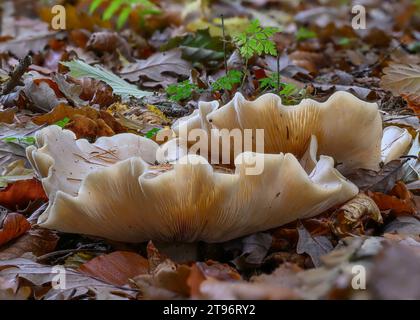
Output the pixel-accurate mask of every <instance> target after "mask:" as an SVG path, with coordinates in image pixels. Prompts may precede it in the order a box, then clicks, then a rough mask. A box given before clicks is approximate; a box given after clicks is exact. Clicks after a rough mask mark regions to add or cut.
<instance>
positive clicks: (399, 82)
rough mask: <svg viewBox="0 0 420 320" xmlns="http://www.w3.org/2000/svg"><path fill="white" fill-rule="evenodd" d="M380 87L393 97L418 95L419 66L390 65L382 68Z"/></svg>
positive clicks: (419, 84)
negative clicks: (382, 74)
mask: <svg viewBox="0 0 420 320" xmlns="http://www.w3.org/2000/svg"><path fill="white" fill-rule="evenodd" d="M383 72H384V76H383V77H382V78H381V86H382V88H384V89H385V90H389V91H391V92H392V93H393V95H394V96H399V95H401V94H414V95H420V66H419V65H414V64H397V63H393V64H390V65H389V67H386V68H384V70H383Z"/></svg>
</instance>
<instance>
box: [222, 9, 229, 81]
mask: <svg viewBox="0 0 420 320" xmlns="http://www.w3.org/2000/svg"><path fill="white" fill-rule="evenodd" d="M221 18H222V33H223V58H224V64H225V74H226V75H227V72H228V65H227V58H226V36H225V18H224V16H223V14H222V15H221Z"/></svg>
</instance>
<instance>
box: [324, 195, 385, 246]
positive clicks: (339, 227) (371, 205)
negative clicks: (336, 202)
mask: <svg viewBox="0 0 420 320" xmlns="http://www.w3.org/2000/svg"><path fill="white" fill-rule="evenodd" d="M331 219H332V221H331V230H332V232H333V233H334V234H335V235H336V236H338V237H340V238H341V237H345V236H348V235H351V234H364V226H365V224H366V222H367V221H369V220H373V221H375V222H377V223H383V219H382V216H381V212H380V211H379V208H378V206H377V205H376V203H375V201H373V200H372V199H371V198H369V197H368V196H367V195H365V194H363V193H359V194H358V195H357V196H356V197H355V198H353V199H351V200H350V201H348V202H346V203H345V204H344V205H343V206H341V207H340V208H339V209H338V210H337V211H336V212H335V213H334V214H333V215H332V216H331Z"/></svg>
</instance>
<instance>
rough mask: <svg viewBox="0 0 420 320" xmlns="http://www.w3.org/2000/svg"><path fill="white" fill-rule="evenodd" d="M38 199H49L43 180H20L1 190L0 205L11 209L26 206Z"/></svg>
mask: <svg viewBox="0 0 420 320" xmlns="http://www.w3.org/2000/svg"><path fill="white" fill-rule="evenodd" d="M36 200H42V201H48V197H47V195H46V194H45V192H44V189H43V188H42V184H41V182H39V181H38V180H36V179H30V180H19V181H16V182H14V183H11V184H9V185H8V186H7V187H6V188H4V189H3V190H1V191H0V205H1V206H3V207H6V208H8V209H10V210H16V209H17V208H21V209H22V208H26V207H27V206H28V204H29V203H30V202H32V201H36Z"/></svg>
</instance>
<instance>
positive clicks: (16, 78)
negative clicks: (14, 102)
mask: <svg viewBox="0 0 420 320" xmlns="http://www.w3.org/2000/svg"><path fill="white" fill-rule="evenodd" d="M31 64H32V57H31V56H29V55H28V56H26V57H25V58H23V59H22V60H20V61H19V63H18V65H17V66H16V67H15V69H14V70H13V71H12V72H11V74H10V79H9V80H7V82H6V84H5V85H4V88H3V90H2V91H1V94H2V95H5V94H8V93H10V92H12V90H13V89H14V88H16V87H17V86H18V85H19V82H20V79H21V78H22V76H23V75H24V74H25V72H26V71H27V70H28V68H29V66H30V65H31Z"/></svg>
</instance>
